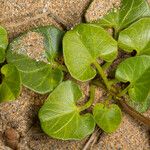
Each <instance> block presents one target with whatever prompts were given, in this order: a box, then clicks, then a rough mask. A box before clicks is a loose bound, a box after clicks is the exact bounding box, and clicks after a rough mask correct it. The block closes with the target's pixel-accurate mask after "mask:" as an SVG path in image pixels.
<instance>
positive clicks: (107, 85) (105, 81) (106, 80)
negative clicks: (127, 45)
mask: <svg viewBox="0 0 150 150" xmlns="http://www.w3.org/2000/svg"><path fill="white" fill-rule="evenodd" d="M94 65H95V67H96V69H97V70H98V72H99V74H100V76H101V77H102V79H103V81H104V83H105V85H106V87H107V89H108V90H110V89H111V87H110V85H109V81H108V79H107V77H106V75H105V73H104V71H103V69H102V67H101V66H100V65H99V63H98V62H97V61H95V62H94Z"/></svg>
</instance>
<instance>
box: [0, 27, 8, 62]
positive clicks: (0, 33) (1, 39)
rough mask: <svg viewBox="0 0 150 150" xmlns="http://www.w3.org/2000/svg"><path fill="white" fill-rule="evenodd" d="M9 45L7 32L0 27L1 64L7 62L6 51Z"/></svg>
mask: <svg viewBox="0 0 150 150" xmlns="http://www.w3.org/2000/svg"><path fill="white" fill-rule="evenodd" d="M7 45H8V37H7V31H6V30H5V29H4V28H3V27H1V26H0V63H2V62H4V60H5V50H6V48H7Z"/></svg>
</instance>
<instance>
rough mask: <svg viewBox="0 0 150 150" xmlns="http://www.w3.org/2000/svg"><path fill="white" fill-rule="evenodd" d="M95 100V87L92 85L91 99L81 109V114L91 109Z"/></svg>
mask: <svg viewBox="0 0 150 150" xmlns="http://www.w3.org/2000/svg"><path fill="white" fill-rule="evenodd" d="M94 98H95V86H94V85H91V86H90V99H89V100H88V101H87V102H86V103H85V105H83V106H81V107H79V111H80V112H81V111H83V110H85V109H87V108H89V107H90V106H91V105H92V103H93V101H94Z"/></svg>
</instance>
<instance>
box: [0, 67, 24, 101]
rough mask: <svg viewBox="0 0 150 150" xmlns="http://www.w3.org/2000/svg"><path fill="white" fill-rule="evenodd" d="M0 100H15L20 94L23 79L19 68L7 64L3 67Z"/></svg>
mask: <svg viewBox="0 0 150 150" xmlns="http://www.w3.org/2000/svg"><path fill="white" fill-rule="evenodd" d="M1 73H2V75H3V78H2V83H1V84H0V102H5V101H12V100H15V99H16V98H17V97H18V95H19V94H20V89H21V81H20V75H19V72H18V70H17V68H16V67H15V66H13V65H10V64H7V65H4V66H3V67H2V68H1Z"/></svg>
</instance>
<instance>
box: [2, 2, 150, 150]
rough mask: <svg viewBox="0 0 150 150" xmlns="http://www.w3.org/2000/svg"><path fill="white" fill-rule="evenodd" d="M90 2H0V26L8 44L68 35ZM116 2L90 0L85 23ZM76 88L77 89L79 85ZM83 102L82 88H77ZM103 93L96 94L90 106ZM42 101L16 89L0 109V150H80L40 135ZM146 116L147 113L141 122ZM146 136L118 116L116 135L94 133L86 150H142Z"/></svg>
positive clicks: (78, 144) (79, 146)
mask: <svg viewBox="0 0 150 150" xmlns="http://www.w3.org/2000/svg"><path fill="white" fill-rule="evenodd" d="M89 3H90V0H82V1H81V0H76V1H74V0H7V1H6V0H0V25H2V26H4V27H5V28H6V29H7V30H8V33H9V38H10V41H11V40H12V39H13V38H15V37H16V36H18V35H19V34H21V33H23V32H24V31H27V30H29V29H32V28H35V27H38V26H44V25H49V24H52V25H54V26H56V27H58V28H59V29H62V30H63V29H64V30H66V29H70V28H72V27H73V26H75V25H76V24H78V23H80V22H81V21H82V16H83V13H84V12H85V8H86V7H87V6H88V5H89ZM113 6H116V7H118V6H119V0H94V1H93V2H92V3H91V5H90V8H89V9H88V10H87V12H86V15H85V18H86V20H87V21H89V22H90V21H93V20H96V19H98V18H100V17H101V16H103V15H104V14H105V13H106V12H107V11H108V10H109V9H110V8H112V7H113ZM80 84H81V83H80ZM81 85H82V89H83V91H84V94H85V96H86V97H88V94H89V93H88V90H89V87H88V83H84V84H81ZM104 95H105V93H104V92H103V91H102V89H100V88H98V89H97V90H96V100H95V103H96V102H97V101H100V100H101V99H102V98H103V96H104ZM46 97H47V95H39V94H35V93H34V92H32V91H30V90H28V89H26V88H24V87H23V88H22V93H21V95H20V97H19V98H18V99H17V100H16V101H15V102H10V103H3V104H0V150H12V149H18V150H57V149H59V150H66V149H67V150H80V149H83V148H84V146H85V144H86V142H87V141H88V139H89V137H90V136H89V137H87V138H85V139H84V140H81V141H60V140H55V139H52V138H50V137H48V136H47V135H45V134H44V133H43V132H42V130H41V129H40V125H39V120H38V117H37V114H38V110H39V108H40V107H41V106H42V104H43V102H44V101H45V99H46ZM149 114H150V113H149V112H147V114H146V115H147V116H150V115H149ZM149 139H150V135H149V130H148V129H147V128H146V127H145V126H143V125H141V124H140V123H139V122H138V121H137V120H134V119H133V118H131V117H130V116H129V115H127V114H125V113H123V122H122V123H121V125H120V127H119V129H118V130H117V132H116V133H113V134H111V135H108V134H105V133H102V131H101V130H99V131H98V132H97V133H96V138H95V143H93V144H92V146H90V147H89V149H94V150H95V149H99V150H100V149H102V150H105V149H107V150H112V149H113V150H117V149H120V150H135V149H136V150H148V149H150V142H149Z"/></svg>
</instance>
